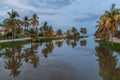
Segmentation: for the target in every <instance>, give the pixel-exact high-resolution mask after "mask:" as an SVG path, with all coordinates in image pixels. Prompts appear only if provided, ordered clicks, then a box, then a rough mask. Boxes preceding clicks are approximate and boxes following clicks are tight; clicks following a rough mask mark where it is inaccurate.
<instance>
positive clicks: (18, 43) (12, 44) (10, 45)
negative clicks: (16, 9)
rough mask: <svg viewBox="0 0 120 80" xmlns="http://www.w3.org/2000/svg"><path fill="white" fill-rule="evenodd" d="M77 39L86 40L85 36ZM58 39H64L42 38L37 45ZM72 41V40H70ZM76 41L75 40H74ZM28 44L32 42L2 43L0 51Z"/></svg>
mask: <svg viewBox="0 0 120 80" xmlns="http://www.w3.org/2000/svg"><path fill="white" fill-rule="evenodd" d="M77 38H85V37H83V36H81V37H77ZM58 39H62V38H47V37H46V38H41V39H40V41H39V42H37V43H43V42H50V41H52V40H58ZM69 39H71V38H69ZM72 39H74V38H72ZM28 43H31V41H30V40H26V41H14V42H13V41H12V42H4V43H0V50H1V49H3V48H6V47H15V46H21V45H24V44H28Z"/></svg>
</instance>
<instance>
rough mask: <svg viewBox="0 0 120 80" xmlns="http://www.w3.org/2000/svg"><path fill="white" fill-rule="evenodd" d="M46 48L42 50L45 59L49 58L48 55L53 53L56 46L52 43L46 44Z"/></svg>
mask: <svg viewBox="0 0 120 80" xmlns="http://www.w3.org/2000/svg"><path fill="white" fill-rule="evenodd" d="M45 46H46V47H45V48H44V49H42V54H43V55H44V57H45V58H47V54H48V53H51V52H52V51H53V48H54V45H53V43H52V42H49V43H46V45H45Z"/></svg>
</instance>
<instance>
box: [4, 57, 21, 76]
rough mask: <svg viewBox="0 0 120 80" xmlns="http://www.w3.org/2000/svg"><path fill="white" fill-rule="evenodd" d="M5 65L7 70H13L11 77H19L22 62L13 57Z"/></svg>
mask: <svg viewBox="0 0 120 80" xmlns="http://www.w3.org/2000/svg"><path fill="white" fill-rule="evenodd" d="M5 64H6V65H5V68H6V69H10V70H11V73H10V76H11V75H13V77H15V76H17V75H19V73H20V71H19V70H18V69H19V68H20V67H21V66H22V63H21V60H18V59H17V58H16V57H15V56H13V57H12V58H10V59H8V61H7V62H5Z"/></svg>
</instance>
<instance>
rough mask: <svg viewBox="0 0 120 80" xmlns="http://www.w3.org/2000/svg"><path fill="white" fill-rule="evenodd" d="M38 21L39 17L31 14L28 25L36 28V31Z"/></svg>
mask: <svg viewBox="0 0 120 80" xmlns="http://www.w3.org/2000/svg"><path fill="white" fill-rule="evenodd" d="M38 19H39V17H38V16H37V14H33V16H32V18H31V19H30V24H31V25H32V26H33V27H36V29H37V26H38V25H39V21H38Z"/></svg>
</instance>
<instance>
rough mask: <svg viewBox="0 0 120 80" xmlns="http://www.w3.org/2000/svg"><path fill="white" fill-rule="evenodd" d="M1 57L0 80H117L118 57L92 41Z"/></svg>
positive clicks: (10, 50)
mask: <svg viewBox="0 0 120 80" xmlns="http://www.w3.org/2000/svg"><path fill="white" fill-rule="evenodd" d="M114 54H115V53H114ZM116 54H117V53H116ZM0 56H1V57H0V63H1V66H0V79H2V80H13V79H14V80H119V79H120V77H119V73H120V68H119V66H118V67H116V66H117V65H118V62H117V61H118V60H117V59H118V57H119V56H118V55H117V57H115V56H114V55H113V52H112V51H111V50H109V49H106V48H103V47H101V46H99V45H98V43H96V42H95V41H94V40H93V37H89V38H84V39H80V40H77V39H76V40H64V41H63V42H59V43H58V42H57V43H55V42H54V43H52V42H47V43H42V44H39V43H33V44H27V45H25V46H19V47H13V48H6V49H4V50H3V52H1V55H0Z"/></svg>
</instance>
